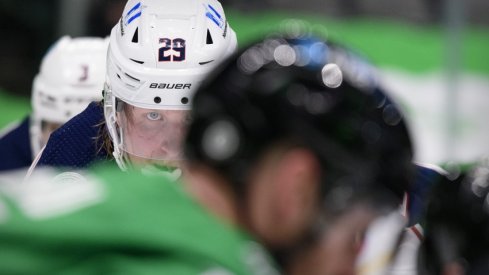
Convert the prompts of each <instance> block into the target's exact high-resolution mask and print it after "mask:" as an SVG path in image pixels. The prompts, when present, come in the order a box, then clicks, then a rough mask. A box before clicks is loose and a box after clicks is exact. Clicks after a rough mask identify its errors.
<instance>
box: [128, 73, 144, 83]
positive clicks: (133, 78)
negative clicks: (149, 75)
mask: <svg viewBox="0 0 489 275" xmlns="http://www.w3.org/2000/svg"><path fill="white" fill-rule="evenodd" d="M124 74H125V75H126V76H127V77H129V78H130V79H132V80H134V81H137V82H139V81H140V80H139V79H137V78H135V77H134V76H132V75H129V74H127V73H124Z"/></svg>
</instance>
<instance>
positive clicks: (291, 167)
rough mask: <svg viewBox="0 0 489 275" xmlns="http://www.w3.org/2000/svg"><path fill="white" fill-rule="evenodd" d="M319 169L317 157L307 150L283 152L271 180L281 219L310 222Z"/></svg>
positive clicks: (316, 198)
mask: <svg viewBox="0 0 489 275" xmlns="http://www.w3.org/2000/svg"><path fill="white" fill-rule="evenodd" d="M320 172H321V171H320V165H319V162H318V160H317V158H316V157H315V156H314V154H313V153H312V152H311V151H309V150H307V149H302V148H293V149H289V150H288V151H286V152H285V153H284V154H283V156H282V158H281V159H280V161H279V163H278V167H277V170H276V173H275V179H274V182H275V190H276V192H278V193H279V195H280V196H279V197H278V201H279V213H280V214H279V215H280V216H281V218H283V219H289V220H290V221H289V222H290V223H294V224H299V225H300V224H306V223H309V222H310V220H311V219H312V218H313V217H314V216H315V214H316V211H317V209H318V207H317V206H318V203H319V201H318V198H319V187H320V186H319V185H320V177H321V173H320Z"/></svg>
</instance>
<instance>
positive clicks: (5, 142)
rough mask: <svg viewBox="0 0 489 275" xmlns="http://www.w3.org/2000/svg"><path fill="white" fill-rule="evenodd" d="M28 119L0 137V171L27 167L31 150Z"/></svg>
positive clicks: (30, 158)
mask: <svg viewBox="0 0 489 275" xmlns="http://www.w3.org/2000/svg"><path fill="white" fill-rule="evenodd" d="M29 124H30V117H29V116H27V117H26V118H24V120H22V122H21V123H20V124H18V126H16V127H14V128H13V129H12V130H10V131H7V132H6V133H5V134H3V135H2V136H0V171H6V170H13V169H19V168H25V167H29V166H30V165H31V163H32V149H31V141H30V136H29Z"/></svg>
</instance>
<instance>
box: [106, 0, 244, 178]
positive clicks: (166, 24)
mask: <svg viewBox="0 0 489 275" xmlns="http://www.w3.org/2000/svg"><path fill="white" fill-rule="evenodd" d="M236 49H237V41H236V34H235V33H234V31H233V30H232V29H231V27H230V26H229V24H228V22H227V20H226V17H225V14H224V11H223V8H222V6H221V4H220V3H219V2H218V1H217V0H129V1H128V2H127V4H126V6H125V8H124V11H123V14H122V17H121V19H120V21H119V22H118V24H116V25H115V26H114V28H113V29H112V32H111V35H110V43H109V50H108V55H107V75H106V86H105V98H104V104H105V108H104V109H105V118H106V122H107V127H108V130H109V134H110V136H111V138H112V141H113V144H114V152H113V154H114V157H115V159H116V161H117V163H118V164H119V166H120V167H121V168H122V169H123V170H124V169H125V164H124V161H123V157H124V156H123V155H124V153H123V152H127V147H128V146H127V145H125V144H124V142H125V140H124V139H125V138H124V135H123V133H124V131H125V130H124V129H123V125H122V123H120V121H119V123H117V122H118V121H117V115H116V111H120V110H119V109H120V108H118V109H116V102H118V101H122V102H124V103H125V104H129V105H132V106H134V107H137V108H143V109H152V110H155V109H156V110H190V108H191V101H192V96H193V93H194V91H195V90H196V89H197V87H198V86H199V84H200V83H201V82H202V81H203V80H204V78H205V76H206V75H207V74H208V73H209V72H210V71H211V70H212V69H214V68H215V67H216V65H217V64H219V63H220V62H221V61H223V60H224V59H225V57H227V56H229V55H231V54H232V53H233V52H235V51H236ZM131 153H133V152H131ZM142 157H147V158H150V159H151V157H150V156H142Z"/></svg>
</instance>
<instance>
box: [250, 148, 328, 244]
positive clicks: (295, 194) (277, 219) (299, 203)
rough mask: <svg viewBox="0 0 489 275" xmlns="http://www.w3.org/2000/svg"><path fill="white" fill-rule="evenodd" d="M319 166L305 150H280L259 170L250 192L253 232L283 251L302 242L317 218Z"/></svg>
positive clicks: (263, 163)
mask: <svg viewBox="0 0 489 275" xmlns="http://www.w3.org/2000/svg"><path fill="white" fill-rule="evenodd" d="M319 177H320V175H319V166H318V163H317V160H316V159H315V157H313V156H312V154H311V153H310V152H309V151H307V150H303V149H292V150H289V149H286V150H285V151H284V150H282V149H280V148H277V150H272V151H270V152H269V153H268V154H267V155H266V156H265V157H264V158H263V159H262V160H261V161H260V162H259V163H258V164H257V165H256V167H255V169H254V170H253V173H252V175H251V177H250V182H249V184H248V186H249V190H247V191H248V192H247V200H248V201H247V205H248V206H249V207H248V211H249V213H248V216H249V217H248V220H249V226H250V227H251V230H252V231H253V232H254V233H255V234H256V235H257V236H258V237H259V238H260V239H261V240H262V241H263V242H265V243H266V244H267V245H268V246H270V247H273V248H274V249H281V248H284V247H288V246H293V245H294V243H296V242H297V241H299V240H301V239H302V238H303V236H304V234H305V232H306V231H308V229H309V228H310V226H311V224H313V223H314V221H313V220H314V219H315V218H316V217H317V214H318V211H319V206H318V202H319V200H318V194H319V189H318V188H319Z"/></svg>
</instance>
